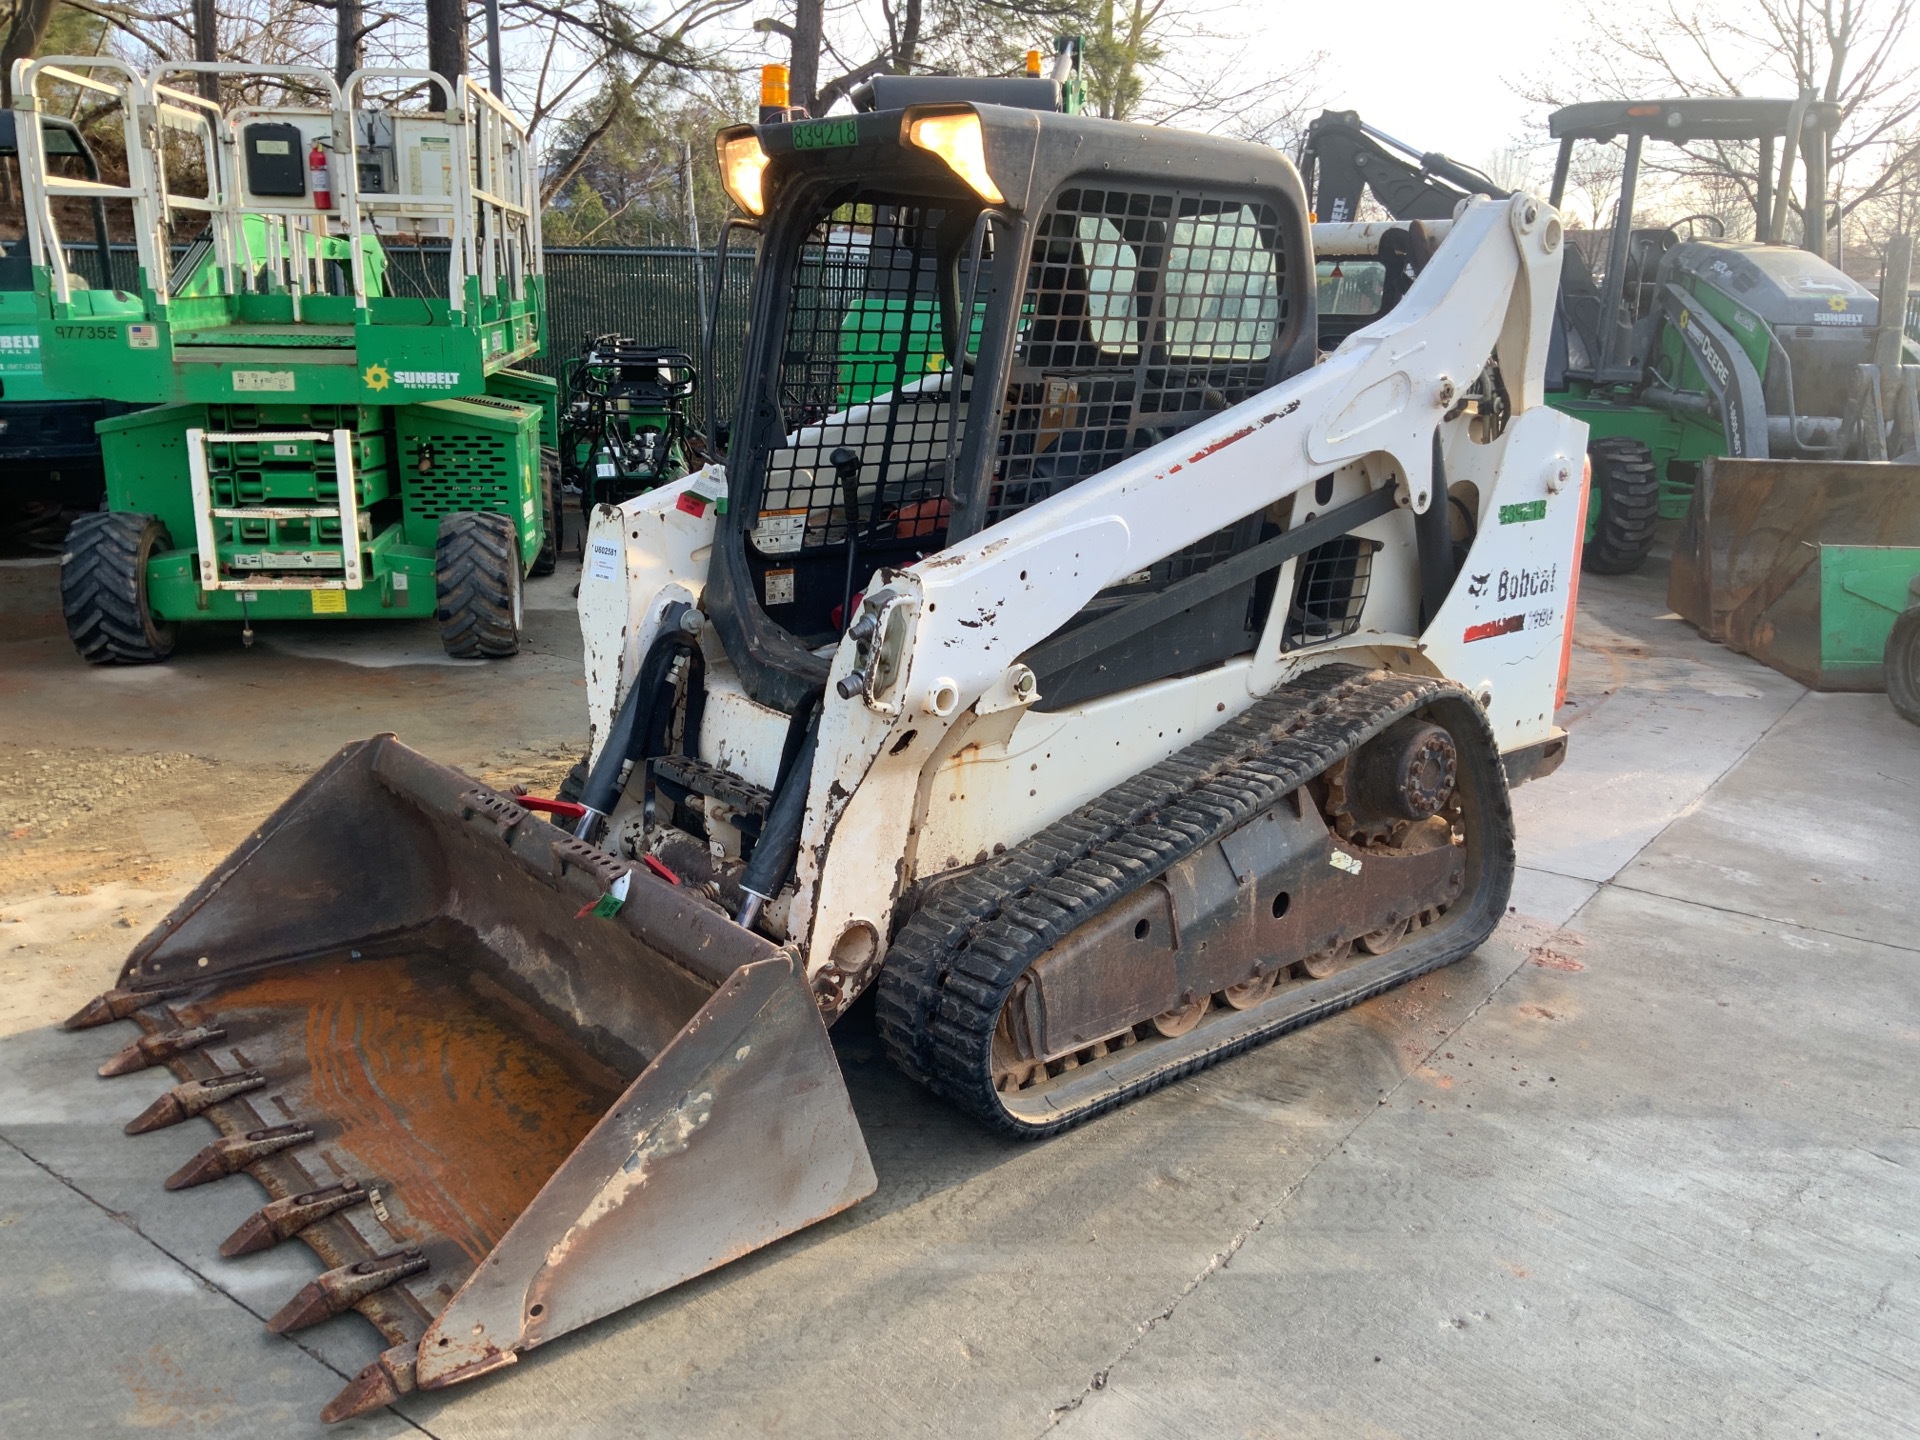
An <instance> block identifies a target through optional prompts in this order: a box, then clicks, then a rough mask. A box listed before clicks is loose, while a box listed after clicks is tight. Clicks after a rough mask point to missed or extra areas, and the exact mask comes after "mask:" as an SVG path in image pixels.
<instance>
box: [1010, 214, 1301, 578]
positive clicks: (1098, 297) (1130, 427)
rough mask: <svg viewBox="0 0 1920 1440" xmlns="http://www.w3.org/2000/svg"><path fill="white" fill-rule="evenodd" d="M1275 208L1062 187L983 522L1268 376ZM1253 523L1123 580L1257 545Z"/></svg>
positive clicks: (1041, 253)
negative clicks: (1063, 188)
mask: <svg viewBox="0 0 1920 1440" xmlns="http://www.w3.org/2000/svg"><path fill="white" fill-rule="evenodd" d="M1278 246H1279V236H1278V216H1277V215H1276V213H1275V212H1274V210H1273V208H1272V207H1271V206H1269V205H1265V204H1259V203H1252V202H1248V201H1244V200H1240V199H1235V198H1231V197H1228V196H1224V195H1210V194H1207V193H1205V192H1200V191H1193V190H1184V189H1168V190H1144V189H1106V188H1093V187H1076V188H1071V189H1067V190H1063V191H1062V192H1061V193H1060V194H1059V195H1058V196H1057V197H1056V198H1055V200H1054V201H1053V203H1052V204H1051V206H1049V208H1048V209H1047V210H1046V211H1045V212H1044V213H1043V214H1042V216H1041V217H1040V219H1039V221H1038V223H1037V225H1036V227H1035V233H1034V239H1033V245H1032V250H1031V253H1030V256H1029V262H1028V269H1027V280H1026V290H1025V296H1024V299H1023V302H1022V310H1021V315H1022V319H1021V333H1020V338H1019V342H1018V346H1017V350H1016V353H1015V357H1014V363H1013V366H1012V370H1011V373H1010V376H1009V384H1008V392H1007V398H1006V405H1005V408H1004V410H1003V411H1002V414H1001V419H1000V428H999V435H998V440H997V445H996V450H995V454H994V468H993V473H992V475H991V476H990V479H989V485H988V491H987V495H986V503H985V506H984V509H983V513H982V517H981V518H982V522H983V523H984V524H988V525H991V524H993V523H995V522H996V521H999V520H1002V519H1004V518H1006V517H1007V516H1008V515H1013V514H1017V513H1019V512H1020V511H1022V510H1025V509H1026V508H1027V507H1028V506H1029V505H1034V504H1037V503H1039V502H1040V501H1042V500H1044V499H1046V498H1047V497H1048V496H1050V495H1053V494H1055V493H1057V492H1058V491H1060V490H1062V489H1065V488H1066V487H1067V486H1069V485H1073V484H1075V483H1077V482H1078V481H1080V480H1083V479H1085V478H1087V477H1088V476H1091V475H1096V474H1098V473H1100V472H1101V471H1102V470H1105V469H1107V468H1108V467H1110V466H1112V465H1113V464H1115V463H1116V462H1118V461H1120V460H1122V459H1125V458H1126V457H1127V456H1129V455H1132V454H1134V453H1136V452H1138V451H1140V450H1143V449H1146V448H1148V447H1150V446H1152V445H1155V444H1157V443H1159V442H1160V441H1161V440H1163V439H1165V438H1167V437H1168V436H1170V435H1172V434H1174V433H1176V432H1178V431H1180V430H1183V429H1185V428H1186V427H1187V426H1189V425H1191V424H1193V423H1194V422H1195V421H1196V420H1199V419H1200V418H1201V417H1202V416H1204V415H1207V414H1210V413H1216V412H1218V411H1221V410H1224V409H1227V408H1228V407H1230V406H1232V405H1236V404H1238V403H1239V402H1240V401H1242V400H1245V399H1247V398H1248V397H1249V396H1251V395H1253V394H1256V393H1257V392H1259V391H1260V390H1263V389H1265V388H1266V387H1267V386H1268V385H1270V384H1272V383H1273V380H1274V379H1275V378H1276V377H1277V365H1276V357H1275V346H1276V344H1277V343H1278V341H1279V339H1280V336H1281V334H1282V332H1283V331H1284V330H1285V328H1286V319H1287V312H1286V298H1285V279H1286V276H1285V270H1284V261H1283V258H1282V255H1281V252H1280V250H1279V248H1278ZM1258 535H1259V522H1258V518H1257V517H1249V518H1248V519H1246V520H1243V521H1240V522H1237V523H1236V524H1234V525H1230V526H1228V527H1226V528H1225V529H1223V530H1221V531H1219V532H1218V533H1216V534H1214V535H1211V536H1208V537H1207V538H1206V539H1204V540H1202V541H1200V542H1198V543H1197V544H1195V545H1192V546H1189V547H1187V548H1186V549H1185V550H1182V551H1180V552H1179V553H1178V554H1175V555H1172V556H1169V557H1167V558H1166V559H1164V560H1162V561H1160V562H1159V563H1158V564H1156V565H1155V566H1153V567H1152V569H1151V570H1150V571H1147V572H1144V573H1143V574H1142V575H1140V576H1134V577H1129V579H1128V581H1127V582H1124V584H1123V585H1122V586H1121V587H1116V588H1118V589H1140V588H1156V589H1157V588H1159V587H1160V586H1163V585H1165V584H1167V583H1168V582H1170V581H1172V580H1175V579H1179V578H1181V577H1183V576H1186V575H1190V574H1193V573H1195V572H1196V571H1199V570H1203V569H1205V568H1206V567H1207V566H1209V565H1211V564H1213V563H1215V562H1216V561H1218V560H1220V559H1223V558H1225V557H1226V556H1227V555H1230V554H1232V553H1234V552H1235V551H1237V550H1239V549H1241V548H1243V547H1244V546H1246V545H1248V544H1251V543H1253V542H1254V541H1255V540H1257V539H1258Z"/></svg>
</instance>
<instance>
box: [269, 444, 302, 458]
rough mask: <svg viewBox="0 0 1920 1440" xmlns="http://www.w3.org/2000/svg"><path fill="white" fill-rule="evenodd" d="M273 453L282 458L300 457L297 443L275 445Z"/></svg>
mask: <svg viewBox="0 0 1920 1440" xmlns="http://www.w3.org/2000/svg"><path fill="white" fill-rule="evenodd" d="M273 453H274V454H275V455H277V456H280V457H281V458H283V459H287V460H297V459H299V458H300V447H299V446H298V445H276V446H274V447H273Z"/></svg>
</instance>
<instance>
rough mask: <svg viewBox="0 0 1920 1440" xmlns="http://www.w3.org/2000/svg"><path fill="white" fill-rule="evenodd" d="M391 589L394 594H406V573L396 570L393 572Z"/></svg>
mask: <svg viewBox="0 0 1920 1440" xmlns="http://www.w3.org/2000/svg"><path fill="white" fill-rule="evenodd" d="M393 588H394V591H395V593H396V594H400V595H404V594H406V593H407V572H406V571H404V570H396V571H394V572H393Z"/></svg>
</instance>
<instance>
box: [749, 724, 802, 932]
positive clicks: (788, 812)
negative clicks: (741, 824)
mask: <svg viewBox="0 0 1920 1440" xmlns="http://www.w3.org/2000/svg"><path fill="white" fill-rule="evenodd" d="M818 740H819V731H818V729H817V728H810V729H809V730H808V731H807V738H806V739H805V740H804V741H803V742H802V743H801V746H800V753H799V754H798V755H796V756H795V757H794V761H793V768H792V769H791V770H789V771H788V772H787V778H786V783H784V784H783V785H781V787H780V793H779V794H777V795H775V796H774V797H773V805H772V806H771V807H770V808H769V809H768V811H767V820H766V824H764V825H763V826H761V827H760V838H759V840H758V841H756V842H755V843H754V847H753V854H752V856H751V857H750V858H749V859H748V860H747V869H746V873H745V874H744V875H742V876H741V877H740V888H741V889H742V890H744V891H746V892H747V898H746V899H745V900H744V901H742V902H741V905H740V913H739V914H738V915H736V916H735V917H734V918H735V920H737V921H738V922H739V923H740V924H741V925H744V926H746V927H747V928H749V929H751V928H752V927H753V922H754V921H755V920H757V919H759V918H760V908H761V906H763V905H765V904H766V903H767V901H768V900H770V899H772V898H773V897H774V896H775V895H777V894H779V893H780V887H781V886H782V885H785V884H786V883H787V877H788V876H789V875H791V874H792V873H793V862H794V858H795V857H796V856H797V855H799V853H800V826H801V824H802V822H803V821H805V819H806V818H807V787H808V786H809V785H810V784H811V783H812V781H813V756H814V750H815V748H816V746H817V743H818Z"/></svg>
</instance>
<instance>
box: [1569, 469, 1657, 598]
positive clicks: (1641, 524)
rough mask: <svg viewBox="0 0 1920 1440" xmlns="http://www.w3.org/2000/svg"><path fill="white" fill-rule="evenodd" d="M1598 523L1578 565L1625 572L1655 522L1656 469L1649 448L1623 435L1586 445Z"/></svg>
mask: <svg viewBox="0 0 1920 1440" xmlns="http://www.w3.org/2000/svg"><path fill="white" fill-rule="evenodd" d="M1587 454H1588V455H1589V456H1590V457H1591V458H1592V460H1593V488H1594V490H1595V491H1597V492H1598V493H1599V495H1600V522H1599V524H1598V525H1597V526H1595V527H1594V532H1593V539H1591V540H1589V541H1588V542H1587V548H1586V550H1585V552H1584V554H1583V556H1582V560H1581V568H1582V569H1583V570H1590V571H1592V572H1593V573H1594V574H1595V575H1628V574H1631V573H1632V572H1633V571H1635V570H1638V569H1639V568H1640V565H1641V562H1642V561H1644V560H1645V559H1646V558H1647V552H1648V551H1649V550H1651V549H1653V532H1654V527H1655V526H1656V525H1658V524H1659V522H1660V474H1659V471H1658V470H1657V469H1655V467H1654V463H1653V452H1652V451H1651V450H1649V449H1648V448H1647V447H1646V446H1645V445H1643V444H1641V443H1640V442H1639V441H1638V440H1635V439H1633V438H1632V437H1631V436H1627V435H1608V436H1606V437H1604V438H1602V439H1599V440H1595V441H1594V442H1593V443H1592V444H1591V445H1589V446H1588V447H1587Z"/></svg>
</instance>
